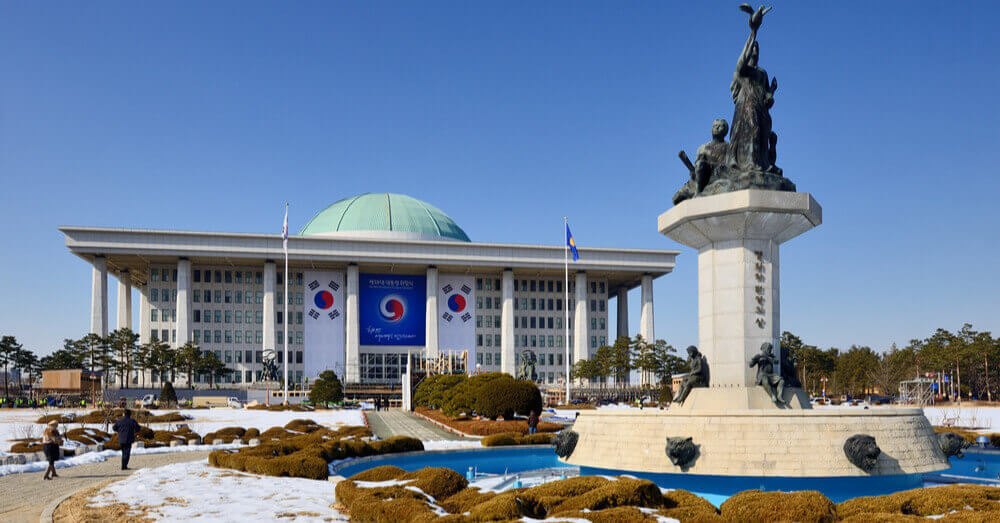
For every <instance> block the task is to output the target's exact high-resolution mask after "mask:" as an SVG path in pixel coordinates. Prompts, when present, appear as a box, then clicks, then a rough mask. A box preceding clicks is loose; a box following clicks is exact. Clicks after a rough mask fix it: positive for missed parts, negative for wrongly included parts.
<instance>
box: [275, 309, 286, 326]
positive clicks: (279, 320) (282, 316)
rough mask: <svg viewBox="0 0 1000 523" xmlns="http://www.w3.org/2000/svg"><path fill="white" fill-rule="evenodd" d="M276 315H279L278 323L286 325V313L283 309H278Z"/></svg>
mask: <svg viewBox="0 0 1000 523" xmlns="http://www.w3.org/2000/svg"><path fill="white" fill-rule="evenodd" d="M275 315H276V316H277V323H278V325H284V324H285V315H284V313H282V312H281V311H278V312H277V313H275Z"/></svg>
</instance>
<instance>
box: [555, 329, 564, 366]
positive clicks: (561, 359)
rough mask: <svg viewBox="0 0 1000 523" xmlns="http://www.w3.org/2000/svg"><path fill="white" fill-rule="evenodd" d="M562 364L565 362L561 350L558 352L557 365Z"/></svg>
mask: <svg viewBox="0 0 1000 523" xmlns="http://www.w3.org/2000/svg"><path fill="white" fill-rule="evenodd" d="M559 341H560V342H562V337H561V336H560V339H559ZM562 364H563V355H562V353H561V352H560V353H559V354H556V365H560V366H562Z"/></svg>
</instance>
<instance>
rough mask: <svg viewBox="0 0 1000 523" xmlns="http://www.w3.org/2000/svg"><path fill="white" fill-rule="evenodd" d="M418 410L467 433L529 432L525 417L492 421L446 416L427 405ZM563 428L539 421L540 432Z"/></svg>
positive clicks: (556, 430) (557, 430)
mask: <svg viewBox="0 0 1000 523" xmlns="http://www.w3.org/2000/svg"><path fill="white" fill-rule="evenodd" d="M416 411H417V412H418V413H420V414H422V415H424V416H427V417H428V418H431V419H432V420H434V421H437V422H439V423H443V424H445V425H447V426H449V427H451V428H453V429H456V430H459V431H461V432H464V433H466V434H475V435H477V436H489V435H491V434H503V433H505V432H516V433H518V434H527V433H528V421H527V420H523V419H517V420H496V421H490V420H485V419H473V418H470V417H468V416H460V417H456V418H451V417H448V416H445V415H444V413H442V412H441V411H440V410H437V409H429V408H427V407H417V408H416ZM563 428H564V427H563V426H562V425H560V424H558V423H551V422H548V421H539V422H538V431H539V432H559V431H560V430H562V429H563Z"/></svg>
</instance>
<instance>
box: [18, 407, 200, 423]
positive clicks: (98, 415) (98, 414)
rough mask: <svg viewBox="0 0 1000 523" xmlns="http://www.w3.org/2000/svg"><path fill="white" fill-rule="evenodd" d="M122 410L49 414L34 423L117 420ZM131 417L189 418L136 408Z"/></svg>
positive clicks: (142, 420) (162, 420)
mask: <svg viewBox="0 0 1000 523" xmlns="http://www.w3.org/2000/svg"><path fill="white" fill-rule="evenodd" d="M124 414H125V413H124V411H123V410H122V409H112V410H111V412H110V414H108V413H106V412H105V411H102V410H94V411H91V412H88V413H87V414H84V415H82V416H75V415H73V414H49V415H46V416H42V417H40V418H38V419H37V420H36V421H35V423H42V424H46V423H48V422H50V421H52V420H55V421H58V422H59V423H95V424H96V423H104V422H105V421H109V420H110V421H117V420H118V419H120V418H121V417H122V416H124ZM132 419H134V420H136V421H137V422H139V423H146V424H148V423H178V422H183V421H188V420H190V419H191V418H190V417H189V416H185V415H183V414H181V413H180V412H168V413H166V414H160V415H158V416H156V415H153V413H152V412H149V411H148V410H142V409H137V410H133V411H132Z"/></svg>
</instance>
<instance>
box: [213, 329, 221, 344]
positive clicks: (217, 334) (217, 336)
mask: <svg viewBox="0 0 1000 523" xmlns="http://www.w3.org/2000/svg"><path fill="white" fill-rule="evenodd" d="M212 339H213V340H215V343H222V331H215V336H213V337H212Z"/></svg>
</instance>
